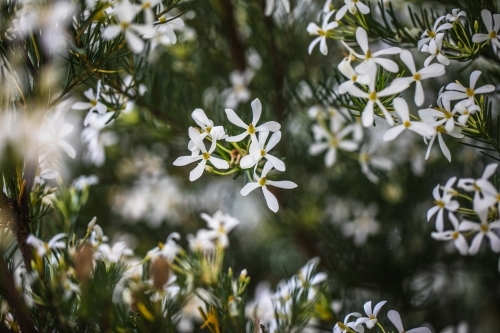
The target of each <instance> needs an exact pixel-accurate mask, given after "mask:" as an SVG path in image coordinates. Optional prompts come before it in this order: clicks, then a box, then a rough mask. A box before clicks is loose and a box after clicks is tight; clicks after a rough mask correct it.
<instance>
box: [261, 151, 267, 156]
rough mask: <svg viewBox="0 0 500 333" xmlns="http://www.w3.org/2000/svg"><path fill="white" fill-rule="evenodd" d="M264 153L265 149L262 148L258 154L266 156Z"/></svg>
mask: <svg viewBox="0 0 500 333" xmlns="http://www.w3.org/2000/svg"><path fill="white" fill-rule="evenodd" d="M266 154H267V153H266V151H265V150H264V149H262V150H261V151H260V156H262V157H264V156H266Z"/></svg>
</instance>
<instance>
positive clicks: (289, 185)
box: [266, 180, 297, 189]
mask: <svg viewBox="0 0 500 333" xmlns="http://www.w3.org/2000/svg"><path fill="white" fill-rule="evenodd" d="M266 185H271V186H274V187H279V188H285V189H292V188H296V187H297V184H295V183H294V182H291V181H289V180H279V181H273V180H267V181H266Z"/></svg>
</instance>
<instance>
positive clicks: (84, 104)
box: [71, 102, 92, 110]
mask: <svg viewBox="0 0 500 333" xmlns="http://www.w3.org/2000/svg"><path fill="white" fill-rule="evenodd" d="M91 107H92V104H90V103H88V102H76V103H74V104H73V105H72V106H71V108H72V109H75V110H88V109H90V108H91Z"/></svg>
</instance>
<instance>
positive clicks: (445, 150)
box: [438, 134, 451, 162]
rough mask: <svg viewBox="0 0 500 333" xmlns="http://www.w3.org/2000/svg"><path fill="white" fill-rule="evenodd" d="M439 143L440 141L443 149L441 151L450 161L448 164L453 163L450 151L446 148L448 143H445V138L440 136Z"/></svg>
mask: <svg viewBox="0 0 500 333" xmlns="http://www.w3.org/2000/svg"><path fill="white" fill-rule="evenodd" d="M438 141H439V147H440V148H441V151H442V152H443V155H444V157H446V159H447V160H448V162H451V154H450V150H449V149H448V147H447V146H446V143H444V140H443V136H442V135H439V134H438Z"/></svg>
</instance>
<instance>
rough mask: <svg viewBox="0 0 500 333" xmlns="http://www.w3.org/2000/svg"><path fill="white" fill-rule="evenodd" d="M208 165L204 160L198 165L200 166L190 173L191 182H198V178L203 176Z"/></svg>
mask: <svg viewBox="0 0 500 333" xmlns="http://www.w3.org/2000/svg"><path fill="white" fill-rule="evenodd" d="M206 164H207V161H206V160H202V161H201V162H200V163H198V165H197V166H196V168H194V169H193V170H192V171H191V172H190V173H189V180H190V181H192V182H193V181H195V180H197V179H198V178H200V177H201V175H202V174H203V171H204V170H205V165H206Z"/></svg>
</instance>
